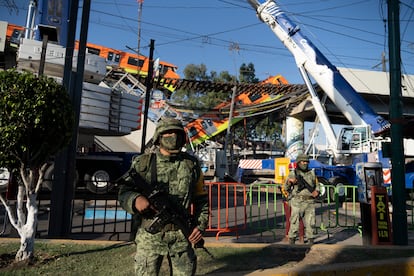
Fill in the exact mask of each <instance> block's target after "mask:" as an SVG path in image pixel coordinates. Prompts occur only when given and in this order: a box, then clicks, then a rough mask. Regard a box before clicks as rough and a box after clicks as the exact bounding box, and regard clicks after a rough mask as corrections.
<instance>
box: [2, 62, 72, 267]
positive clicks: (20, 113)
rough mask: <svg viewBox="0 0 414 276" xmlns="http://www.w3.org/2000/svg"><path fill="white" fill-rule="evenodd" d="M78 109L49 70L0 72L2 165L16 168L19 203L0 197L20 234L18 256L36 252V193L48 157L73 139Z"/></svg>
mask: <svg viewBox="0 0 414 276" xmlns="http://www.w3.org/2000/svg"><path fill="white" fill-rule="evenodd" d="M74 118H75V117H74V111H73V107H72V103H71V101H70V99H69V96H68V94H67V92H66V90H65V88H64V87H63V86H62V85H60V84H58V83H57V82H56V81H55V80H53V79H51V78H47V77H45V76H40V77H36V76H35V75H33V74H32V73H28V72H25V73H19V72H17V71H16V70H13V69H12V70H7V71H2V72H0V133H1V135H0V167H6V168H7V169H9V171H11V172H13V173H16V172H18V175H19V177H18V178H19V180H18V181H17V185H18V188H17V197H16V206H15V207H13V206H12V205H10V203H9V202H7V201H6V198H5V197H4V194H3V193H1V194H0V199H1V202H2V203H3V205H4V206H5V208H6V210H7V213H8V216H9V218H10V223H11V224H12V225H13V227H14V228H16V230H17V232H18V233H19V236H20V249H19V250H18V252H17V254H16V260H17V261H23V260H30V259H32V258H33V257H34V239H35V234H36V227H37V212H38V207H37V195H38V193H39V191H40V188H41V184H42V182H43V176H44V173H45V170H46V168H47V164H48V161H50V159H51V157H52V156H53V155H55V154H56V153H57V152H58V151H59V150H61V149H63V148H64V147H65V146H66V145H68V144H69V142H70V140H71V138H72V134H73V129H74V122H75V119H74Z"/></svg>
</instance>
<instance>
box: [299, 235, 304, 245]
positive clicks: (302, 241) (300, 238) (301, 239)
mask: <svg viewBox="0 0 414 276" xmlns="http://www.w3.org/2000/svg"><path fill="white" fill-rule="evenodd" d="M299 243H301V244H304V243H305V240H304V238H303V236H300V237H299Z"/></svg>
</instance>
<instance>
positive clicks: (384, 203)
mask: <svg viewBox="0 0 414 276" xmlns="http://www.w3.org/2000/svg"><path fill="white" fill-rule="evenodd" d="M371 225H372V228H371V229H372V244H373V245H382V244H392V231H391V222H390V212H389V208H388V195H387V189H386V188H385V187H378V186H373V187H371Z"/></svg>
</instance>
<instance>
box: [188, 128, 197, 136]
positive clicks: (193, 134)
mask: <svg viewBox="0 0 414 276" xmlns="http://www.w3.org/2000/svg"><path fill="white" fill-rule="evenodd" d="M197 134H198V131H197V129H196V128H195V127H193V126H192V127H190V130H189V131H188V136H189V137H190V138H191V137H193V136H196V135H197Z"/></svg>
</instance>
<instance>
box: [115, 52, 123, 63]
mask: <svg viewBox="0 0 414 276" xmlns="http://www.w3.org/2000/svg"><path fill="white" fill-rule="evenodd" d="M120 59H121V55H120V54H116V55H115V60H114V61H115V62H119V60H120Z"/></svg>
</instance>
